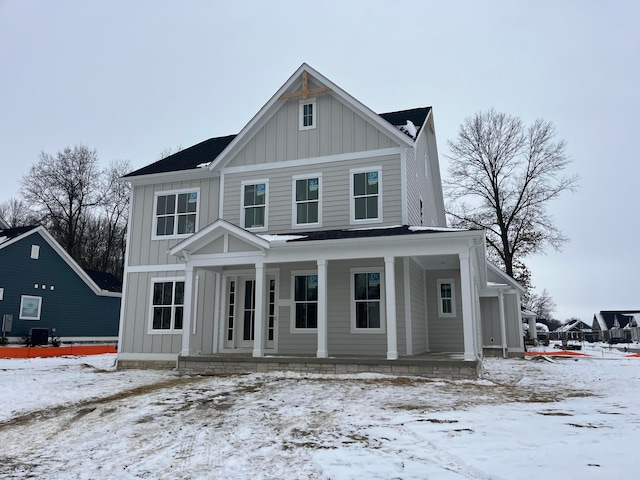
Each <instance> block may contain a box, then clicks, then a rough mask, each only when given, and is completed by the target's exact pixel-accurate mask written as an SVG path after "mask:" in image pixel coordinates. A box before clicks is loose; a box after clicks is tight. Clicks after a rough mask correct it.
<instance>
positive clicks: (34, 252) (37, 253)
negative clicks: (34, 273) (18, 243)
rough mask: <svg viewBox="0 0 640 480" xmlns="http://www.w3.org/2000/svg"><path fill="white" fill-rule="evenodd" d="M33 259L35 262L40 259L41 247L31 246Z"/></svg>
mask: <svg viewBox="0 0 640 480" xmlns="http://www.w3.org/2000/svg"><path fill="white" fill-rule="evenodd" d="M31 258H33V259H34V260H37V259H38V258H40V245H31Z"/></svg>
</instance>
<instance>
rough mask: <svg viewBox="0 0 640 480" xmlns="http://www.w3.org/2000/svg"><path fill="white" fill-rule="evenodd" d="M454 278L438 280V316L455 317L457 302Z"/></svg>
mask: <svg viewBox="0 0 640 480" xmlns="http://www.w3.org/2000/svg"><path fill="white" fill-rule="evenodd" d="M454 291H455V288H454V283H453V280H452V279H450V278H447V279H441V280H438V316H440V317H455V316H456V302H455V294H454Z"/></svg>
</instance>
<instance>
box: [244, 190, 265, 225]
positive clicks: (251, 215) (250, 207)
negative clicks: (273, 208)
mask: <svg viewBox="0 0 640 480" xmlns="http://www.w3.org/2000/svg"><path fill="white" fill-rule="evenodd" d="M268 187H269V183H268V182H267V181H266V180H262V181H253V182H243V183H242V212H241V217H242V218H241V219H240V221H241V224H242V226H243V227H244V228H263V229H264V228H266V227H267V194H268V192H267V190H268Z"/></svg>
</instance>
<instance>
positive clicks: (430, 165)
mask: <svg viewBox="0 0 640 480" xmlns="http://www.w3.org/2000/svg"><path fill="white" fill-rule="evenodd" d="M425 155H426V156H427V157H428V162H427V165H425ZM406 162H407V163H406V165H407V216H408V221H409V224H410V225H421V224H422V225H427V226H443V222H441V221H440V220H439V216H438V205H437V201H436V192H435V186H434V185H435V183H434V179H435V177H436V175H435V174H434V168H435V169H437V168H438V167H437V164H438V154H437V150H436V149H435V136H434V135H433V132H432V131H431V128H430V127H429V125H424V126H423V131H422V132H421V134H420V135H419V137H418V141H417V142H416V144H415V147H414V148H408V149H407V150H406ZM434 164H435V165H434ZM438 180H439V175H438ZM420 197H422V203H423V212H422V221H421V219H420Z"/></svg>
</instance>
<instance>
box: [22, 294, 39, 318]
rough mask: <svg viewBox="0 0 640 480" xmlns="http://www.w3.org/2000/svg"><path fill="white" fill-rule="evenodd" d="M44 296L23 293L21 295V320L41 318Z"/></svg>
mask: <svg viewBox="0 0 640 480" xmlns="http://www.w3.org/2000/svg"><path fill="white" fill-rule="evenodd" d="M41 310H42V297H35V296H33V295H22V296H21V297H20V317H19V318H20V320H40V312H41Z"/></svg>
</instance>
